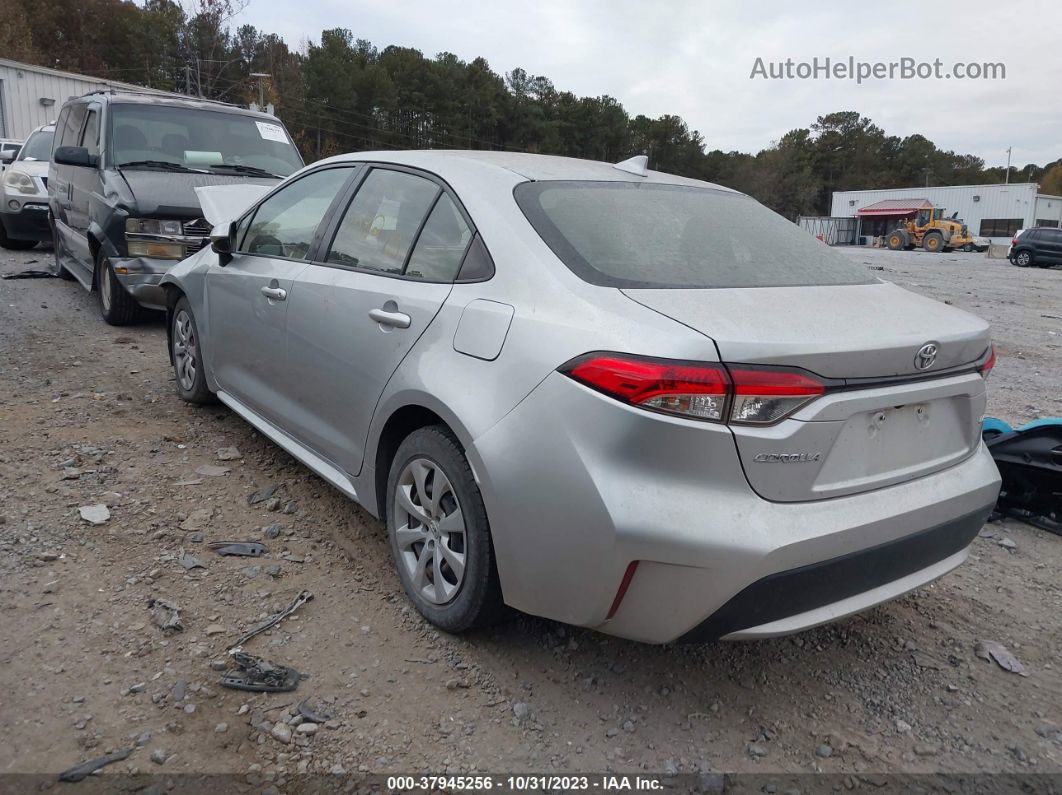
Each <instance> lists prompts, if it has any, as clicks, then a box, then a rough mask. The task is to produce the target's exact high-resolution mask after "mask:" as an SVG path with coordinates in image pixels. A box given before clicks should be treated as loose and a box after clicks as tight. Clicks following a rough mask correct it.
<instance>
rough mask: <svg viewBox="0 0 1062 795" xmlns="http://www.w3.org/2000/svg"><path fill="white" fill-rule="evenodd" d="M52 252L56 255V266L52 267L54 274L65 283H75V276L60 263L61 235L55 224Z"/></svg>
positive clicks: (53, 227) (53, 225)
mask: <svg viewBox="0 0 1062 795" xmlns="http://www.w3.org/2000/svg"><path fill="white" fill-rule="evenodd" d="M52 251H53V252H54V254H55V265H54V266H53V267H52V272H53V273H54V274H55V275H56V276H58V277H59V278H60V279H62V280H63V281H67V282H72V281H74V274H72V273H71V272H70V271H68V270H67V269H66V268H64V267H63V265H62V263H61V262H60V261H59V233H58V232H56V231H55V224H54V223H53V224H52Z"/></svg>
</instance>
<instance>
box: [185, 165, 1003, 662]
mask: <svg viewBox="0 0 1062 795" xmlns="http://www.w3.org/2000/svg"><path fill="white" fill-rule="evenodd" d="M207 190H210V189H207ZM231 215H232V217H233V220H231V222H230V221H226V222H225V223H221V224H219V225H218V226H217V227H216V228H215V230H214V233H213V235H212V244H211V246H209V247H207V248H205V249H204V250H202V251H201V252H199V253H198V254H196V255H194V256H192V257H191V258H189V259H187V260H185V261H184V262H183V263H181V264H180V265H179V266H178V267H176V268H174V269H173V270H172V271H171V272H170V274H169V275H168V276H167V277H166V278H165V280H164V283H165V288H166V290H167V293H168V297H169V302H168V303H169V340H170V354H171V359H172V361H173V365H174V369H175V372H176V376H177V390H178V393H179V395H180V396H181V397H182V398H184V399H185V400H189V401H192V402H206V401H209V400H214V399H218V400H221V401H222V402H223V403H225V404H226V405H228V406H229V407H230V408H231V409H232V410H233V411H234V412H236V413H237V414H239V415H240V416H241V417H243V418H244V419H245V420H246V421H247V422H249V423H250V424H251V425H253V426H254V427H255V428H257V429H258V430H259V431H261V432H262V433H263V434H265V435H266V436H267V437H268V438H270V439H272V440H273V441H274V442H275V443H276V444H278V445H280V446H281V447H283V448H284V449H286V450H287V451H289V452H290V453H291V454H292V455H294V456H295V457H296V458H298V459H299V460H300V461H302V462H303V463H304V464H306V466H308V467H309V468H310V469H312V470H314V471H315V472H316V473H317V474H319V475H320V476H321V477H322V478H324V479H325V480H327V481H328V482H329V483H331V484H332V485H333V486H335V487H336V488H337V489H339V490H340V491H342V492H344V493H345V494H347V495H349V496H350V498H351V499H354V500H356V501H358V502H359V503H361V504H362V505H363V506H364V507H365V508H366V509H367V510H368V511H370V512H371V513H372V514H374V515H375V516H378V517H380V518H381V519H383V520H384V521H385V522H386V526H387V532H388V534H389V536H390V541H391V546H392V550H393V553H394V560H395V565H396V567H397V570H398V574H399V576H400V578H401V581H402V584H403V586H404V588H405V591H406V593H407V594H408V596H409V598H410V600H411V601H412V602H413V604H414V605H415V606H416V608H417V609H418V610H419V611H420V612H421V613H422V614H423V615H424V616H425V617H426V618H427V619H428V620H429V621H430V622H432V623H433V624H435V625H436V626H438V627H440V628H442V629H444V630H448V631H452V632H459V631H463V630H468V629H470V628H474V627H477V626H482V625H484V624H485V623H487V622H489V621H492V620H495V619H497V618H498V617H499V616H500V615H502V614H503V612H504V610H505V606H509V607H511V608H516V609H519V610H522V611H525V612H527V613H532V614H535V615H541V616H547V617H549V618H553V619H556V620H559V621H564V622H568V623H571V624H575V625H580V626H586V627H592V628H595V629H598V630H600V631H603V632H607V633H611V634H614V635H619V636H623V637H627V638H634V639H637V640H642V641H646V642H652V643H663V642H668V641H672V640H677V639H682V640H705V639H715V638H755V637H764V636H769V635H777V634H784V633H788V632H794V631H797V630H801V629H804V628H806V627H810V626H814V625H816V624H820V623H823V622H826V621H830V620H833V619H836V618H838V617H840V616H844V615H847V614H851V613H854V612H856V611H859V610H863V609H865V608H867V607H869V606H871V605H874V604H877V603H880V602H882V601H885V600H887V599H891V598H894V597H896V596H898V595H900V594H903V593H905V592H907V591H910V590H911V589H913V588H917V587H920V586H922V585H925V584H926V583H928V582H930V581H932V580H934V579H936V578H937V577H940V576H941V575H943V574H945V573H946V572H948V571H950V570H951V569H952V568H954V567H955V566H957V565H959V564H960V563H961V562H962V561H963V560H964V559H965V557H966V555H967V551H968V546H969V544H970V543H971V541H972V539H973V538H974V537H975V536H976V535H977V532H978V530H979V529H980V527H981V526H982V524H983V522H984V520H985V518H986V517H987V515H988V513H989V510H990V508H991V507H992V505H993V503H994V502H995V499H996V495H997V492H998V489H999V476H998V473H997V472H996V468H995V466H994V464H993V462H992V459H991V458H990V457H989V455H988V454H987V452H986V451H985V449H984V447H983V445H982V444H981V441H980V435H979V422H980V419H981V416H982V413H983V410H984V407H985V378H986V377H987V375H988V372H989V371H990V369H991V367H992V364H993V362H994V354H993V352H992V347H991V345H990V341H989V333H988V327H987V325H986V324H985V323H984V322H982V321H981V320H979V319H978V318H976V317H973V316H971V315H969V314H966V313H964V312H962V311H960V310H958V309H955V308H954V307H950V306H945V305H943V304H940V303H937V302H935V301H932V300H929V299H926V298H922V297H919V296H917V295H913V294H911V293H908V292H906V291H904V290H902V289H900V288H899V287H896V286H894V285H891V284H887V283H883V282H881V281H879V280H877V279H876V278H873V277H872V276H870V275H869V274H868V273H866V272H865V271H864V270H863V269H862V268H859V267H857V266H854V265H851V264H850V263H848V261H847V260H845V259H844V258H842V257H841V256H840V255H838V254H837V253H836V252H833V251H831V250H830V249H829V248H828V247H826V246H824V245H823V244H822V243H820V242H819V241H817V240H815V239H814V238H813V237H811V236H810V235H808V234H807V233H805V232H803V231H801V230H800V229H798V228H797V227H795V226H794V225H793V224H791V223H789V222H788V221H786V220H785V219H783V218H781V217H780V216H778V215H776V214H774V213H773V212H771V211H769V210H767V209H766V208H764V207H763V206H761V205H760V204H758V203H757V202H755V201H754V200H752V199H750V198H749V197H747V196H745V195H743V194H740V193H737V192H735V191H732V190H728V189H726V188H722V187H720V186H718V185H712V184H709V183H705V182H700V181H696V180H692V179H685V178H682V177H676V176H672V175H669V174H662V173H657V172H653V171H648V170H647V169H646V168H645V162H644V159H643V158H634V159H632V160H631V161H625V162H624V163H621V164H618V165H615V166H614V165H610V164H607V163H597V162H589V161H580V160H571V159H566V158H559V157H548V156H541V155H529V154H507V153H494V152H436V151H419V152H378V153H371V152H365V153H359V154H353V155H344V156H341V157H336V158H332V159H329V160H325V161H321V162H318V163H315V164H314V165H312V166H310V167H308V168H306V169H304V170H302V171H300V172H298V173H297V174H295V175H293V176H292V177H290V178H288V179H287V180H285V181H284V182H283V183H281V184H280V185H279V186H277V187H276V188H275V189H273V190H271V191H270V192H269V193H268V194H267V195H265V196H262V197H258V198H257V199H256V200H255V201H254V203H253V204H252V206H250V207H249V208H248V209H246V210H237V211H236V212H234V213H232V214H231Z"/></svg>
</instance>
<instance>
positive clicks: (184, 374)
mask: <svg viewBox="0 0 1062 795" xmlns="http://www.w3.org/2000/svg"><path fill="white" fill-rule="evenodd" d="M173 365H174V370H175V371H176V373H177V380H178V381H179V382H180V384H181V389H183V390H185V391H186V392H191V391H192V390H193V389H195V375H196V368H197V367H198V366H199V350H198V346H197V341H196V338H195V326H194V325H192V316H191V315H189V314H188V312H186V311H185V310H183V309H181V310H178V312H177V314H176V315H174V318H173Z"/></svg>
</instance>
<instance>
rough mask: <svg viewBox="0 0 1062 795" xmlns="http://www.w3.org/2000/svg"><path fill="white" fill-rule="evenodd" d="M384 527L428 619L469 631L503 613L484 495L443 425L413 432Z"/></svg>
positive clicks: (390, 491) (390, 483) (398, 461)
mask: <svg viewBox="0 0 1062 795" xmlns="http://www.w3.org/2000/svg"><path fill="white" fill-rule="evenodd" d="M387 499H388V505H387V532H388V535H389V537H390V540H391V553H392V555H393V556H394V560H395V567H396V568H397V570H398V577H399V579H400V580H401V581H402V587H403V588H404V589H405V592H406V595H407V596H408V597H409V599H410V601H412V602H413V605H414V606H415V607H416V608H417V611H418V612H420V614H421V615H422V616H424V617H425V618H426V619H428V621H430V622H431V623H432V624H434V625H435V626H437V627H439V628H440V629H443V630H445V631H447V632H464V631H466V630H470V629H475V628H477V627H482V626H485V625H487V624H490V623H492V622H494V621H496V620H497V619H498V618H499V617H500V616H501V615H503V613H504V604H503V602H502V597H501V586H500V584H499V581H498V572H497V568H496V566H495V562H494V548H493V545H492V544H491V537H490V526H489V525H488V523H487V511H486V509H485V508H484V506H483V498H482V496H481V495H480V492H479V487H478V486H477V485H476V482H475V478H473V477H472V470H471V468H470V467H469V465H468V460H467V459H466V458H465V455H464V453H463V452H462V451H461V448H460V447H459V446H458V444H457V442H456V440H455V439H454V438H453V436H452V435H451V434H450V433H449V431H448V430H447V429H446V428H445V427H444V426H440V425H433V426H428V427H425V428H419V429H418V430H415V431H413V433H411V434H410V435H409V436H407V437H406V439H405V440H404V441H403V442H402V444H401V445H400V446H399V448H398V452H397V453H396V454H395V457H394V460H393V462H392V463H391V469H390V473H389V475H388V478H387Z"/></svg>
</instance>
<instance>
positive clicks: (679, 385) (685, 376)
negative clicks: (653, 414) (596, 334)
mask: <svg viewBox="0 0 1062 795" xmlns="http://www.w3.org/2000/svg"><path fill="white" fill-rule="evenodd" d="M561 372H562V373H564V374H565V375H568V376H570V377H571V378H574V379H575V380H576V381H579V382H581V383H583V384H586V385H587V386H589V387H592V388H593V389H596V390H598V391H599V392H604V393H605V394H606V395H609V396H611V397H614V398H616V399H617V400H622V401H623V402H624V403H629V404H631V405H633V406H643V407H645V408H651V409H656V410H657V411H664V412H667V413H668V414H679V415H683V416H687V417H694V418H696V419H701V420H716V421H719V420H722V419H723V408H724V404H725V402H726V397H727V393H728V386H729V378H728V377H727V374H726V370H725V369H724V368H723V367H722V366H721V365H717V364H688V363H685V362H674V361H672V362H668V361H666V360H654V359H642V358H638V357H634V356H619V355H616V354H593V353H591V354H587V355H586V356H580V357H579V358H578V359H574V360H572V361H571V362H569V363H568V364H566V365H564V366H563V367H562V368H561Z"/></svg>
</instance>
